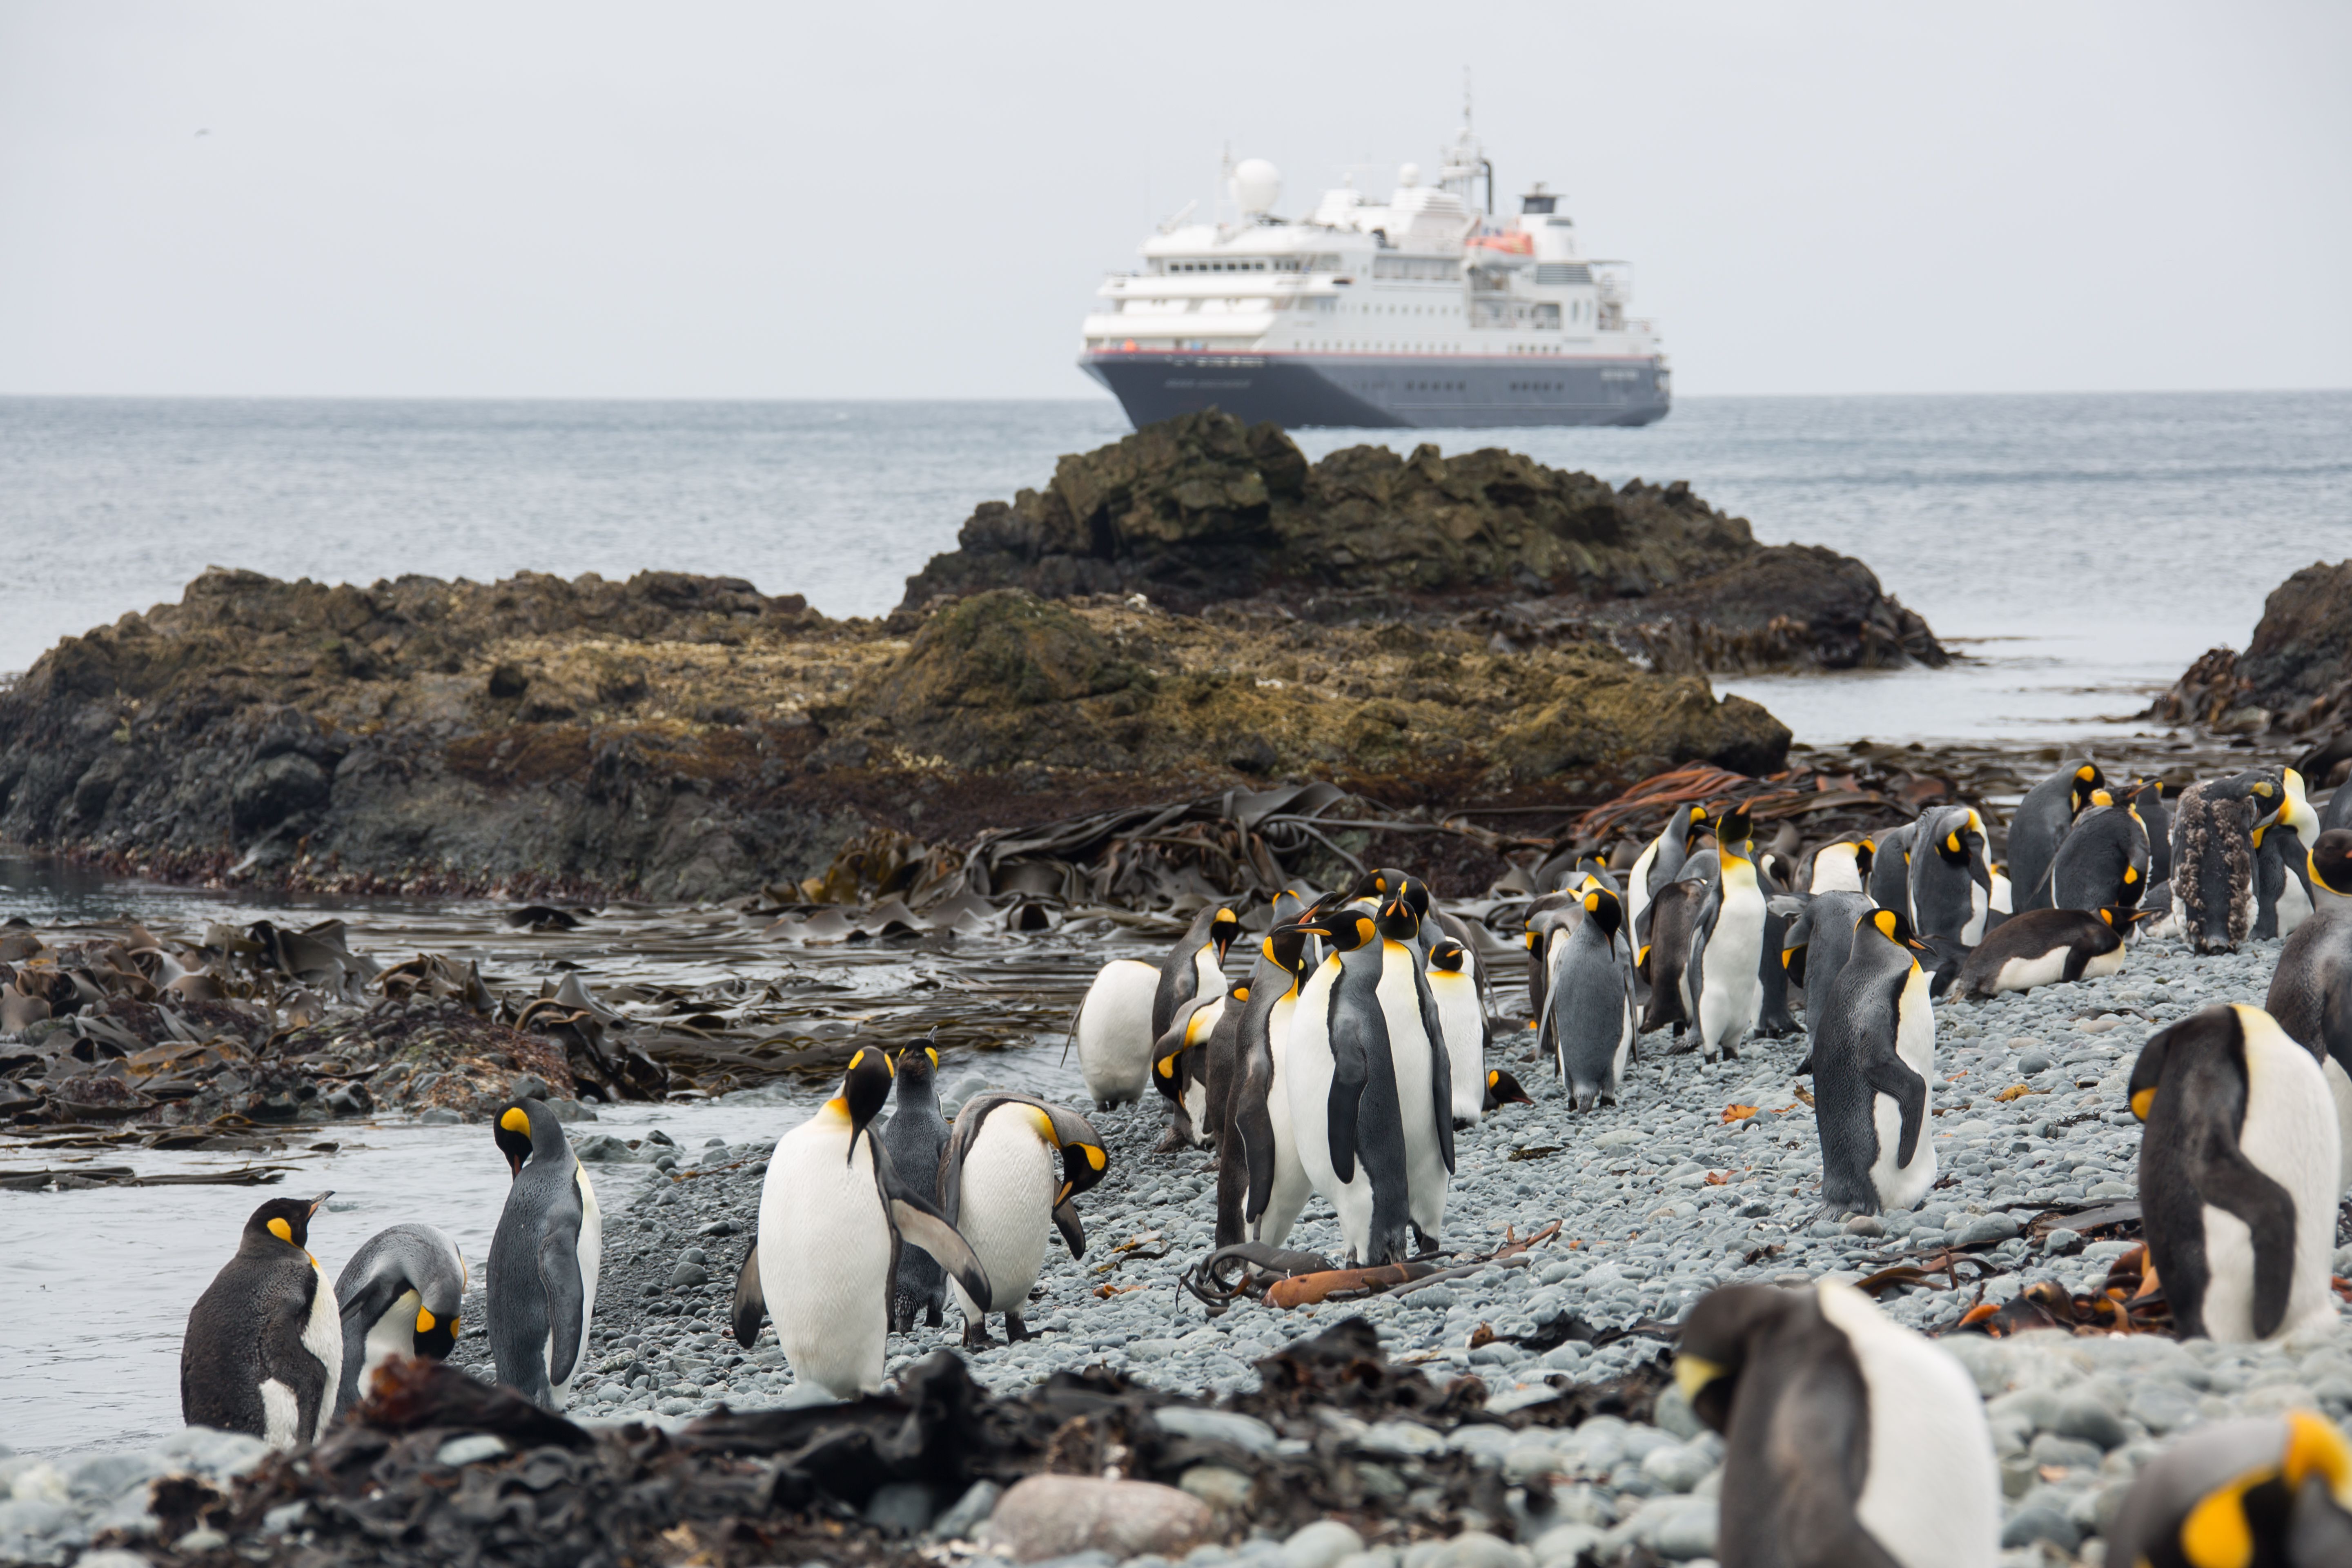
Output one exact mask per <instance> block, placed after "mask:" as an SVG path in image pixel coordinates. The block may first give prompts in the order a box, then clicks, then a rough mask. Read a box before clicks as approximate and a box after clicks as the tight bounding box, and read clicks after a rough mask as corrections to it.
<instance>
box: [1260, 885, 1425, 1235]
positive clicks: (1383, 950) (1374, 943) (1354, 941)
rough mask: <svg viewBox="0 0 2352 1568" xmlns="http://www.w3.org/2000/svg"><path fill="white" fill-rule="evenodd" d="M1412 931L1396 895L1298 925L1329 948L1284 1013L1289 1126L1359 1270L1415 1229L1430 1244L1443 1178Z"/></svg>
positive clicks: (1414, 926)
mask: <svg viewBox="0 0 2352 1568" xmlns="http://www.w3.org/2000/svg"><path fill="white" fill-rule="evenodd" d="M1419 925H1420V921H1419V918H1418V917H1417V916H1416V915H1414V914H1413V912H1412V909H1411V907H1410V905H1409V904H1408V902H1407V901H1406V900H1405V898H1404V897H1402V896H1398V897H1393V898H1391V900H1389V901H1388V902H1386V903H1384V904H1382V905H1381V909H1380V911H1379V913H1378V914H1377V915H1367V914H1365V913H1364V912H1362V911H1361V910H1358V909H1355V908H1353V907H1343V908H1340V909H1339V910H1333V911H1331V912H1329V913H1328V914H1326V915H1323V916H1322V917H1320V918H1319V919H1318V920H1317V921H1310V922H1306V923H1303V924H1302V925H1301V927H1300V929H1301V930H1302V931H1309V932H1312V933H1314V934H1317V935H1319V936H1321V937H1323V938H1324V939H1325V940H1326V941H1327V942H1329V944H1330V946H1331V949H1332V952H1331V955H1330V956H1329V957H1328V958H1326V959H1325V960H1324V961H1323V963H1322V964H1321V966H1320V967H1318V969H1317V970H1316V971H1315V973H1314V974H1313V975H1312V976H1311V977H1310V978H1309V979H1308V980H1307V987H1306V989H1305V991H1304V992H1303V993H1301V994H1300V996H1299V998H1298V1005H1297V1011H1296V1012H1295V1013H1293V1014H1292V1016H1291V1020H1290V1048H1289V1056H1288V1062H1287V1064H1286V1069H1285V1073H1284V1076H1285V1077H1286V1078H1287V1079H1289V1081H1290V1120H1291V1127H1292V1130H1293V1131H1294V1132H1295V1133H1296V1134H1297V1139H1298V1158H1299V1163H1300V1165H1301V1166H1302V1167H1303V1168H1304V1169H1305V1170H1306V1173H1307V1180H1308V1181H1309V1182H1311V1183H1312V1184H1314V1186H1315V1190H1316V1191H1318V1192H1319V1193H1321V1194H1323V1195H1324V1197H1325V1198H1327V1199H1328V1200H1329V1201H1330V1204H1331V1206H1332V1207H1333V1208H1334V1209H1336V1210H1337V1211H1338V1212H1339V1232H1340V1234H1341V1235H1342V1236H1343V1237H1346V1238H1347V1242H1348V1247H1349V1252H1350V1254H1351V1255H1352V1256H1353V1257H1354V1258H1356V1259H1357V1260H1358V1261H1359V1262H1360V1263H1362V1264H1364V1265H1366V1266H1378V1265H1380V1264H1383V1263H1395V1262H1402V1261H1404V1260H1405V1259H1406V1258H1409V1257H1410V1256H1411V1254H1412V1233H1414V1232H1416V1231H1417V1232H1419V1233H1420V1237H1421V1239H1422V1240H1423V1242H1424V1244H1426V1245H1432V1246H1433V1245H1434V1240H1435V1237H1437V1235H1438V1229H1439V1224H1440V1222H1441V1221H1442V1220H1443V1218H1444V1209H1445V1188H1446V1184H1447V1182H1448V1181H1449V1180H1450V1179H1451V1177H1452V1175H1453V1172H1454V1111H1453V1099H1454V1084H1453V1070H1452V1065H1451V1064H1450V1063H1449V1062H1448V1061H1447V1060H1446V1055H1445V1032H1444V1026H1443V1025H1442V1024H1441V1023H1440V1022H1439V1020H1438V1017H1437V1006H1436V1001H1435V999H1434V998H1433V996H1432V995H1431V994H1430V990H1429V981H1428V977H1427V976H1426V975H1425V974H1424V973H1423V970H1422V966H1421V963H1420V961H1419V958H1418V956H1417V955H1416V954H1415V953H1414V952H1413V951H1412V948H1411V947H1410V946H1408V945H1407V943H1408V942H1410V941H1411V940H1412V935H1413V933H1414V932H1415V931H1417V930H1418V929H1419Z"/></svg>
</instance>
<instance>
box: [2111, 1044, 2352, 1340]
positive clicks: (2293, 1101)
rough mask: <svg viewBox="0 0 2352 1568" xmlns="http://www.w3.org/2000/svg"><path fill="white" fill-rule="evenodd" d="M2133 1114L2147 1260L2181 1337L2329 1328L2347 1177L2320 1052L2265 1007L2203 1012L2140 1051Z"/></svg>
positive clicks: (2252, 1336)
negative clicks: (2137, 1124) (2340, 1202)
mask: <svg viewBox="0 0 2352 1568" xmlns="http://www.w3.org/2000/svg"><path fill="white" fill-rule="evenodd" d="M2131 1109H2132V1114H2134V1115H2135V1116H2137V1117H2138V1118H2139V1119H2140V1121H2141V1122H2142V1123H2143V1124H2144V1125H2143V1128H2142V1131H2141V1134H2140V1150H2139V1202H2140V1214H2141V1216H2142V1218H2141V1225H2142V1228H2143V1231H2144V1233H2145V1234H2146V1236H2147V1251H2148V1259H2149V1261H2150V1262H2151V1263H2153V1264H2154V1265H2155V1267H2156V1270H2157V1273H2158V1277H2159V1278H2160V1279H2162V1280H2163V1281H2164V1293H2165V1299H2166V1300H2168V1301H2169V1302H2170V1303H2171V1306H2172V1321H2173V1323H2174V1325H2175V1327H2176V1328H2177V1329H2178V1331H2179V1334H2180V1337H2181V1338H2183V1339H2195V1338H2197V1337H2198V1336H2200V1335H2210V1337H2212V1338H2213V1339H2216V1340H2221V1341H2223V1342H2248V1341H2252V1340H2267V1339H2271V1338H2273V1337H2275V1336H2277V1335H2279V1334H2283V1333H2288V1332H2292V1331H2294V1330H2296V1329H2299V1328H2301V1327H2303V1326H2304V1325H2305V1324H2306V1323H2315V1322H2321V1321H2333V1320H2334V1318H2335V1316H2336V1304H2335V1298H2334V1296H2333V1295H2332V1294H2331V1293H2330V1292H2329V1290H2328V1287H2327V1278H2328V1261H2329V1259H2330V1258H2331V1257H2332V1256H2333V1255H2334V1253H2335V1250H2336V1193H2337V1191H2338V1186H2339V1183H2340V1181H2341V1179H2342V1170H2343V1166H2342V1157H2341V1152H2340V1142H2339V1134H2338V1132H2337V1131H2336V1105H2335V1100H2334V1097H2333V1096H2332V1095H2331V1094H2330V1093H2329V1092H2328V1088H2327V1082H2326V1078H2325V1077H2324V1076H2323V1075H2322V1074H2321V1072H2320V1068H2319V1063H2318V1062H2317V1061H2316V1060H2315V1059H2314V1058H2313V1057H2312V1053H2311V1052H2310V1051H2309V1050H2307V1049H2305V1047H2302V1046H2299V1045H2297V1044H2296V1043H2295V1042H2294V1040H2292V1039H2289V1038H2288V1037H2287V1036H2286V1033H2285V1031H2284V1030H2283V1029H2281V1028H2280V1027H2279V1026H2278V1024H2277V1022H2276V1021H2275V1020H2273V1018H2272V1017H2271V1016H2270V1015H2269V1014H2268V1013H2265V1012H2263V1010H2262V1009H2261V1008H2259V1007H2248V1006H2245V1005H2242V1004H2233V1005H2227V1006H2215V1007H2208V1008H2206V1009H2204V1010H2203V1011H2202V1012H2200V1013H2196V1014H2192V1015H2191V1016H2189V1017H2187V1018H2184V1019H2182V1020H2181V1021H2180V1022H2179V1023H2177V1024H2174V1025H2172V1026H2169V1027H2168V1028H2165V1029H2161V1030H2158V1032H2157V1033H2156V1034H2154V1035H2152V1036H2150V1037H2148V1042H2147V1045H2145V1046H2143V1047H2140V1053H2139V1059H2138V1061H2137V1062H2136V1063H2134V1064H2133V1067H2132V1075H2131Z"/></svg>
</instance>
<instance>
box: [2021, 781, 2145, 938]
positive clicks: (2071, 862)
mask: <svg viewBox="0 0 2352 1568" xmlns="http://www.w3.org/2000/svg"><path fill="white" fill-rule="evenodd" d="M2149 853H2150V852H2149V849H2148V845H2147V825H2146V824H2145V823H2143V822H2141V821H2140V819H2139V813H2138V811H2137V809H2136V808H2134V807H2132V806H2128V805H2116V802H2115V798H2114V797H2113V796H2112V795H2108V793H2107V792H2106V791H2105V790H2097V791H2095V792H2094V793H2093V794H2092V795H2091V804H2090V805H2089V807H2088V808H2086V809H2085V810H2084V813H2083V815H2082V816H2078V817H2076V818H2075V819H2074V826H2072V827H2070V828H2068V829H2067V830H2066V837H2063V838H2062V839H2060V840H2059V841H2058V853H2057V855H2056V856H2055V857H2053V858H2052V860H2051V862H2050V897H2049V899H2048V900H2046V907H2050V908H2055V909H2061V910H2106V909H2119V910H2128V909H2132V908H2135V907H2137V905H2138V903H2139V900H2140V898H2141V896H2142V895H2143V894H2145V893H2146V892H2147V887H2148V868H2149V865H2150V858H2149ZM2037 907H2043V906H2037Z"/></svg>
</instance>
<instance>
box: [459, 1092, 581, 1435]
mask: <svg viewBox="0 0 2352 1568" xmlns="http://www.w3.org/2000/svg"><path fill="white" fill-rule="evenodd" d="M496 1137H497V1140H498V1145H499V1152H500V1153H502V1154H504V1155H505V1156H506V1157H507V1163H508V1164H509V1166H511V1167H512V1168H513V1171H514V1184H513V1185H512V1186H510V1187H509V1188H508V1189H507V1203H506V1208H505V1211H504V1212H503V1213H501V1214H500V1215H499V1228H498V1230H497V1231H496V1233H494V1234H493V1236H492V1237H491V1239H490V1261H489V1267H488V1268H487V1269H486V1270H485V1271H484V1272H485V1274H486V1276H487V1286H488V1297H489V1315H490V1356H491V1359H492V1360H493V1361H494V1362H496V1363H497V1364H498V1369H499V1382H500V1383H503V1384H506V1385H507V1386H508V1387H509V1388H511V1389H513V1390H514V1391H515V1392H516V1393H518V1394H521V1395H522V1396H523V1397H524V1398H526V1399H528V1400H530V1402H531V1403H532V1404H534V1405H539V1406H541V1408H542V1409H547V1410H562V1408H563V1405H564V1402H565V1401H566V1400H568V1399H569V1398H570V1397H571V1395H572V1378H574V1377H575V1376H577V1375H578V1374H579V1372H580V1363H581V1362H582V1360H583V1358H584V1352H585V1351H586V1349H587V1344H588V1324H589V1322H590V1321H591V1320H593V1318H594V1317H595V1315H596V1276H597V1273H598V1271H599V1270H600V1269H602V1268H603V1267H604V1211H603V1210H602V1209H600V1208H599V1207H598V1206H597V1205H596V1189H595V1188H594V1187H593V1186H591V1185H589V1184H588V1173H587V1172H586V1171H585V1170H583V1168H582V1167H581V1164H580V1160H579V1156H577V1155H575V1154H574V1153H572V1145H571V1143H570V1142H568V1141H567V1140H566V1139H565V1138H564V1136H563V1123H562V1122H561V1121H557V1120H556V1118H555V1112H554V1111H552V1110H549V1109H548V1108H547V1106H546V1105H545V1104H544V1103H543V1102H541V1101H540V1100H515V1101H513V1102H511V1103H510V1104H509V1105H507V1106H506V1107H505V1108H504V1109H503V1110H500V1111H499V1118H498V1122H497V1124H496Z"/></svg>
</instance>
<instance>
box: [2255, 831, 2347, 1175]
mask: <svg viewBox="0 0 2352 1568" xmlns="http://www.w3.org/2000/svg"><path fill="white" fill-rule="evenodd" d="M2347 837H2352V836H2347ZM2263 1010H2264V1011H2266V1012H2268V1013H2269V1014H2270V1016H2272V1017H2273V1018H2275V1019H2276V1020H2278V1026H2279V1027H2280V1028H2282V1029H2284V1030H2285V1031H2286V1033H2287V1037H2288V1038H2289V1039H2292V1040H2294V1042H2295V1043H2296V1044H2297V1045H2300V1046H2302V1047H2304V1048H2305V1049H2306V1050H2308V1051H2310V1052H2311V1054H2312V1055H2313V1056H2314V1057H2315V1058H2317V1059H2318V1062H2319V1072H2320V1076H2321V1077H2322V1078H2325V1079H2326V1080H2327V1090H2328V1093H2329V1095H2330V1096H2332V1097H2333V1099H2334V1100H2335V1102H2336V1135H2337V1155H2338V1159H2339V1162H2340V1164H2339V1171H2338V1189H2339V1190H2341V1191H2352V913H2346V914H2334V913H2329V914H2325V915H2322V916H2320V917H2319V918H2318V919H2317V920H2313V921H2305V922H2304V925H2303V929H2302V930H2300V931H2296V932H2295V933H2294V935H2293V936H2291V937H2289V938H2287V939H2286V945H2285V946H2284V947H2283V948H2281V949H2280V950H2279V959H2278V967H2277V968H2276V969H2273V971H2272V972H2271V989H2270V994H2269V995H2268V996H2266V997H2264V998H2263Z"/></svg>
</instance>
